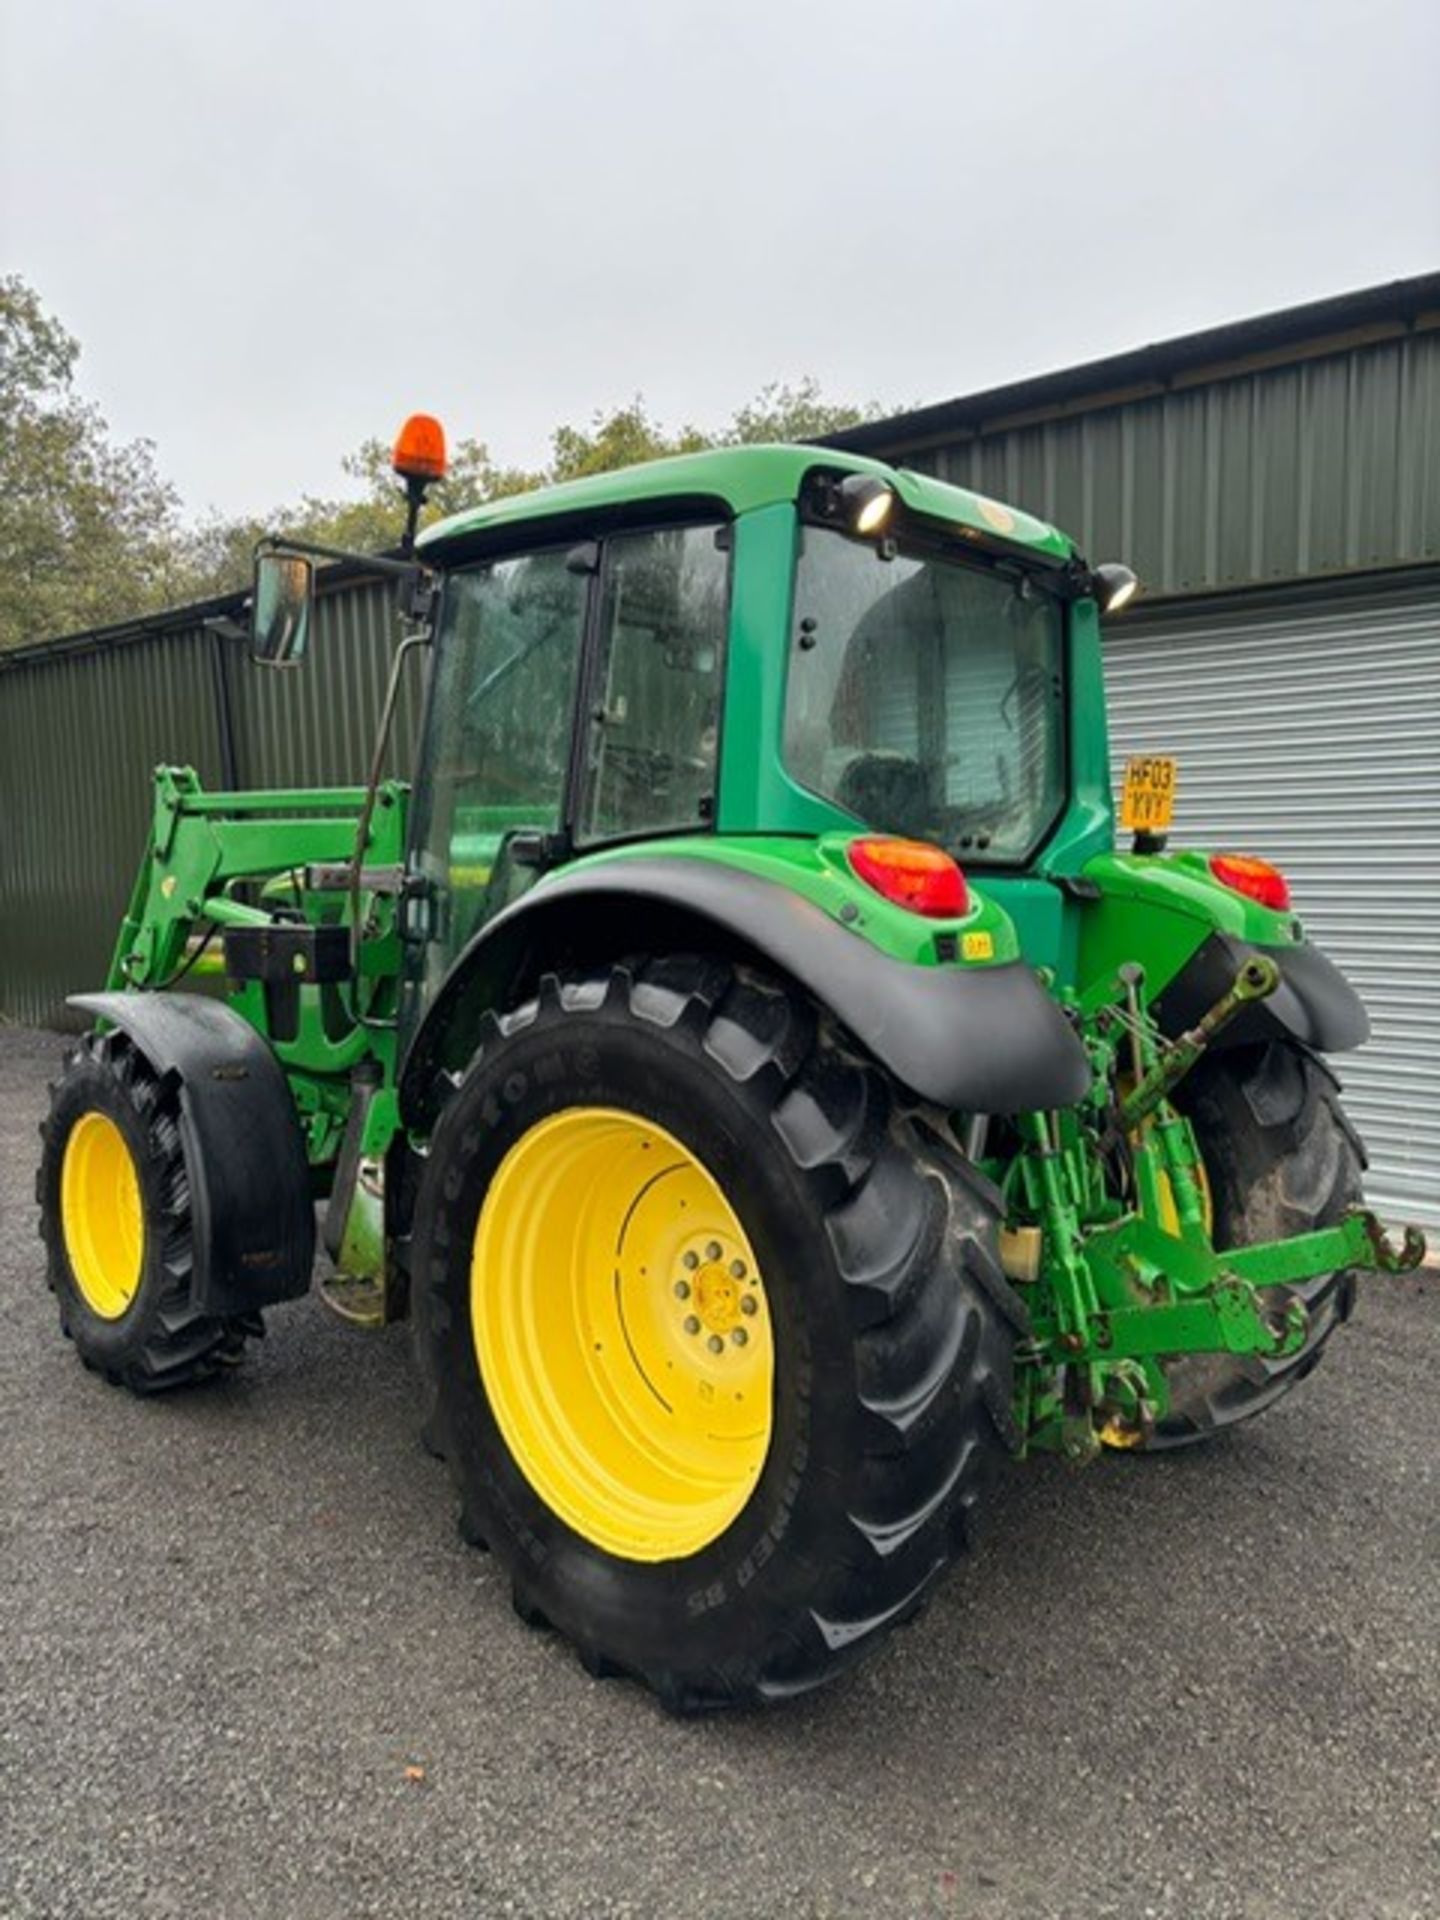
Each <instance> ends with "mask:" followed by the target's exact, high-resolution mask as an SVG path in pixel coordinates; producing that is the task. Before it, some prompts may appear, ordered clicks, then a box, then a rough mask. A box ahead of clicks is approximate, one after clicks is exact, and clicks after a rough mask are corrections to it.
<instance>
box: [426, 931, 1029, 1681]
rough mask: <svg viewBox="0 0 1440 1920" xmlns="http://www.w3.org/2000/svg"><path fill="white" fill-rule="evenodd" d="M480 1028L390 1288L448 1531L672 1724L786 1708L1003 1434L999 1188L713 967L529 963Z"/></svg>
mask: <svg viewBox="0 0 1440 1920" xmlns="http://www.w3.org/2000/svg"><path fill="white" fill-rule="evenodd" d="M480 1038H481V1044H480V1049H479V1052H478V1054H477V1056H476V1058H475V1061H474V1063H473V1064H472V1066H471V1068H470V1070H469V1072H468V1073H467V1075H466V1076H465V1079H464V1081H463V1082H462V1084H461V1085H460V1087H459V1088H458V1090H457V1091H456V1093H455V1094H454V1096H453V1098H452V1100H451V1102H450V1103H449V1105H448V1107H447V1108H446V1111H445V1113H444V1115H443V1116H442V1119H441V1121H440V1124H439V1126H438V1128H437V1130H436V1134H435V1137H434V1139H433V1141H432V1143H431V1149H430V1155H429V1162H428V1166H427V1170H426V1175H425V1181H424V1186H423V1188H422V1192H421V1195H420V1200H419V1205H418V1209H417V1216H416V1234H415V1238H416V1258H415V1266H414V1272H415V1289H414V1297H413V1301H412V1312H413V1318H414V1327H415V1337H416V1347H417V1356H418V1359H419V1363H420V1369H421V1373H422V1376H423V1378H424V1380H425V1382H426V1384H427V1387H428V1389H429V1392H430V1395H431V1397H432V1407H431V1419H430V1422H429V1425H430V1428H431V1431H432V1433H433V1435H434V1436H435V1438H436V1439H437V1440H438V1441H439V1443H440V1446H441V1450H442V1451H443V1452H444V1454H445V1456H446V1458H447V1460H448V1462H449V1466H450V1470H451V1473H452V1475H453V1477H454V1480H455V1483H456V1486H457V1489H458V1491H459V1495H460V1500H461V1508H462V1529H463V1531H464V1532H465V1533H466V1535H467V1537H469V1538H471V1539H473V1540H476V1541H483V1542H485V1543H488V1544H489V1545H490V1546H491V1547H492V1548H493V1549H494V1550H495V1552H496V1554H497V1555H498V1557H499V1558H500V1560H501V1561H502V1563H503V1564H504V1566H505V1569H506V1571H507V1572H508V1574H509V1576H510V1579H511V1582H512V1588H513V1593H514V1598H515V1604H516V1607H517V1609H518V1610H519V1611H520V1613H521V1614H522V1616H523V1617H525V1618H527V1619H530V1620H538V1621H544V1622H546V1623H549V1624H551V1625H553V1626H555V1627H557V1628H558V1629H559V1630H560V1631H561V1632H563V1633H564V1634H565V1635H567V1636H568V1638H569V1639H570V1640H571V1641H572V1642H573V1643H574V1645H575V1646H576V1648H577V1650H578V1651H579V1653H580V1655H581V1658H582V1660H583V1662H584V1663H585V1665H586V1666H587V1668H589V1670H590V1671H592V1672H594V1673H613V1672H623V1673H627V1674H630V1675H633V1676H635V1677H637V1678H639V1679H641V1680H642V1681H644V1682H645V1683H646V1684H648V1685H649V1686H650V1687H652V1688H653V1689H654V1690H655V1692H656V1693H657V1694H658V1695H659V1696H660V1698H661V1699H662V1701H663V1702H664V1703H665V1704H666V1705H667V1706H669V1707H671V1708H672V1709H675V1710H680V1711H689V1710H695V1709H700V1708H705V1707H714V1706H723V1705H733V1704H741V1703H749V1702H757V1701H765V1700H773V1699H776V1698H780V1697H784V1696H787V1695H791V1694H795V1693H799V1692H803V1691H805V1690H806V1689H808V1688H811V1687H814V1686H815V1685H817V1684H819V1683H820V1682H821V1681H823V1680H825V1679H826V1678H828V1677H829V1676H830V1675H831V1674H833V1673H835V1672H837V1671H838V1670H840V1669H841V1668H843V1667H845V1666H848V1665H849V1664H851V1663H852V1662H853V1661H854V1660H855V1659H857V1658H858V1657H859V1656H860V1655H861V1654H862V1653H863V1652H865V1651H866V1650H867V1649H868V1648H869V1647H871V1646H873V1645H875V1644H876V1643H877V1642H878V1641H879V1640H880V1638H881V1637H882V1636H883V1634H884V1632H885V1630H886V1628H887V1627H889V1626H890V1625H892V1624H895V1623H897V1622H899V1621H901V1620H903V1619H905V1618H908V1617H909V1616H911V1615H912V1614H913V1613H914V1612H915V1611H916V1610H917V1609H918V1607H919V1606H920V1605H921V1603H922V1602H923V1600H924V1598H925V1596H926V1594H927V1593H928V1592H929V1590H930V1588H931V1586H932V1585H933V1584H934V1582H935V1580H936V1579H937V1577H938V1576H939V1575H940V1573H941V1572H942V1570H943V1569H944V1567H945V1566H946V1564H947V1562H948V1561H949V1560H950V1559H951V1557H952V1555H953V1554H954V1553H955V1552H956V1551H957V1549H959V1548H960V1547H961V1546H962V1545H963V1543H964V1538H965V1534H966V1531H967V1527H968V1522H969V1518H970V1515H971V1513H972V1510H973V1508H974V1506H975V1504H976V1502H977V1500H978V1498H979V1497H980V1494H981V1491H982V1488H983V1486H984V1484H985V1481H986V1480H987V1478H988V1475H989V1472H990V1469H991V1468H992V1466H993V1465H994V1463H995V1462H996V1460H997V1459H999V1458H1000V1457H1002V1456H1003V1454H1004V1453H1005V1451H1006V1449H1007V1447H1012V1446H1013V1445H1014V1443H1015V1440H1016V1434H1015V1429H1014V1426H1013V1419H1012V1414H1011V1397H1012V1346H1013V1340H1014V1335H1015V1331H1016V1329H1017V1327H1018V1326H1019V1325H1020V1324H1021V1323H1022V1322H1023V1319H1024V1313H1023V1309H1022V1308H1021V1307H1020V1305H1019V1303H1018V1301H1017V1300H1016V1298H1015V1296H1014V1295H1013V1293H1012V1292H1011V1291H1010V1289H1009V1287H1008V1286H1007V1285H1006V1283H1005V1281H1004V1280H1003V1278H1002V1277H1001V1274H1000V1270H999V1266H998V1262H997V1260H996V1257H995V1234H996V1226H997V1201H998V1196H997V1195H996V1194H995V1192H994V1191H993V1189H991V1188H990V1187H989V1185H988V1184H987V1183H986V1182H985V1181H983V1180H982V1179H981V1178H980V1177H979V1176H978V1175H977V1174H976V1173H975V1172H974V1171H973V1170H972V1169H971V1168H970V1167H969V1166H968V1164H967V1163H966V1162H965V1161H964V1160H963V1159H962V1157H961V1156H960V1154H959V1153H958V1151H957V1150H956V1148H955V1146H954V1144H953V1142H952V1141H951V1140H950V1138H949V1137H948V1134H947V1133H946V1132H945V1131H944V1129H943V1124H942V1123H941V1122H940V1121H939V1120H938V1117H937V1116H932V1115H929V1114H927V1113H925V1112H923V1111H915V1110H909V1109H907V1108H906V1106H905V1104H904V1102H903V1097H902V1096H901V1095H900V1093H899V1091H898V1089H897V1088H896V1087H895V1086H894V1085H893V1083H891V1082H890V1080H889V1079H888V1077H887V1076H886V1075H885V1074H884V1073H882V1072H881V1070H880V1069H879V1068H878V1067H876V1066H875V1065H874V1064H873V1063H871V1062H869V1061H868V1060H862V1059H860V1058H858V1057H857V1056H856V1055H855V1054H854V1053H853V1052H851V1051H849V1050H848V1049H847V1047H846V1046H845V1044H844V1043H843V1042H842V1040H841V1039H840V1037H839V1036H838V1035H837V1034H836V1033H835V1032H834V1031H833V1030H831V1029H830V1028H829V1026H828V1024H827V1023H826V1021H825V1019H824V1017H823V1016H822V1015H820V1014H819V1012H818V1011H817V1009H816V1008H815V1006H814V1005H813V1003H812V1002H810V1001H809V1000H808V998H807V997H806V996H804V995H803V994H802V993H800V992H799V991H798V990H796V989H794V988H792V987H788V986H783V985H780V984H779V983H777V982H775V981H772V980H769V979H766V978H762V977H760V976H757V975H753V974H750V973H746V972H742V971H737V970H736V969H734V968H732V967H730V966H728V965H725V964H723V963H720V962H718V961H711V960H708V959H703V958H690V957H678V958H668V959H657V960H652V961H649V962H646V963H643V964H641V965H637V966H636V967H634V968H633V969H630V968H617V969H613V970H611V971H609V972H608V973H605V974H601V975H596V976H593V977H589V978H585V979H574V980H569V981H566V982H564V983H561V982H559V981H557V980H556V979H554V978H553V977H549V978H547V979H546V980H545V981H544V982H543V983H542V986H541V990H540V993H539V995H538V997H537V998H536V999H535V1000H533V1001H531V1002H530V1003H529V1004H528V1005H526V1006H523V1007H521V1008H519V1009H517V1010H516V1011H514V1012H512V1013H510V1014H507V1015H505V1016H503V1017H502V1018H499V1019H496V1018H493V1017H492V1018H490V1019H489V1020H487V1023H486V1027H485V1031H484V1032H483V1033H482V1035H481V1036H480ZM557 1143H558V1147H559V1148H560V1149H563V1150H568V1151H569V1153H570V1159H569V1161H568V1163H565V1164H562V1162H561V1161H560V1160H558V1159H556V1158H555V1153H556V1150H557ZM527 1169H528V1171H527ZM642 1169H649V1170H648V1171H641V1170H642ZM707 1182H708V1183H709V1185H708V1189H707V1186H706V1183H707ZM667 1183H668V1185H667ZM667 1192H668V1194H669V1195H670V1199H669V1201H668V1203H667V1204H666V1205H665V1206H661V1205H660V1204H659V1201H658V1200H657V1197H656V1196H657V1195H661V1196H663V1195H664V1194H665V1193H667ZM507 1195H508V1197H507ZM686 1206H689V1207H690V1208H691V1209H692V1210H693V1211H692V1213H691V1214H690V1216H689V1217H690V1218H691V1219H694V1220H696V1221H700V1222H703V1224H701V1225H700V1227H699V1231H698V1234H692V1233H691V1232H690V1229H689V1226H688V1222H687V1219H686V1216H685V1214H684V1212H683V1209H684V1208H685V1207H686ZM647 1211H648V1214H649V1216H650V1217H649V1218H648V1221H647V1220H646V1217H645V1216H646V1214H647ZM637 1222H641V1223H642V1224H641V1226H638V1227H637V1224H636V1223H637ZM557 1234H558V1236H559V1237H558V1238H557V1237H556V1235H557ZM712 1240H713V1245H715V1246H719V1247H720V1248H721V1254H720V1256H719V1257H718V1258H716V1259H715V1260H714V1261H711V1259H710V1255H711V1254H712V1252H713V1246H712V1245H711V1242H712ZM692 1241H693V1243H694V1244H693V1245H692ZM692 1254H693V1256H694V1259H693V1262H692V1263H689V1264H687V1261H688V1259H689V1256H690V1255H692ZM752 1263H753V1268H752ZM672 1268H673V1271H672ZM647 1270H648V1271H647ZM707 1274H709V1275H710V1276H711V1278H710V1284H709V1291H708V1293H707V1283H706V1276H707ZM642 1276H644V1278H643V1279H642ZM727 1276H731V1277H733V1279H734V1283H735V1287H736V1289H737V1290H738V1291H737V1292H736V1293H735V1294H733V1295H729V1294H727V1293H726V1286H727V1285H728V1284H729V1281H728V1280H727ZM682 1287H683V1288H685V1289H686V1292H685V1293H683V1294H682V1293H681V1292H680V1289H681V1288H682ZM746 1299H749V1300H750V1301H751V1302H752V1305H751V1306H750V1308H749V1309H748V1311H747V1309H746V1307H745V1305H744V1302H745V1300H746ZM666 1314H671V1315H672V1317H673V1320H674V1325H673V1326H670V1325H669V1324H668V1322H667V1321H666V1319H665V1315H666ZM742 1316H743V1317H742ZM692 1319H693V1320H695V1321H696V1322H697V1324H696V1326H695V1327H694V1328H693V1329H692V1328H690V1327H689V1325H688V1322H689V1321H690V1320H692ZM507 1326H508V1332H507ZM736 1331H740V1332H742V1334H746V1335H748V1336H749V1337H748V1338H747V1339H746V1341H745V1344H744V1345H743V1346H741V1345H736V1344H732V1342H733V1335H734V1333H735V1332H736ZM627 1348H628V1349H629V1351H628V1352H627ZM732 1362H733V1363H734V1366H735V1374H734V1380H733V1383H732V1381H731V1375H730V1368H731V1365H732ZM637 1375H638V1376H641V1377H640V1379H639V1382H638V1384H637V1379H636V1376H637ZM727 1393H729V1394H731V1395H732V1397H731V1398H730V1399H729V1400H728V1401H726V1400H725V1395H726V1394H727ZM707 1394H708V1395H709V1396H711V1401H710V1404H712V1405H713V1406H714V1407H715V1409H716V1411H715V1413H714V1417H713V1419H712V1420H711V1421H710V1422H709V1424H708V1426H706V1427H703V1428H702V1427H701V1426H699V1425H697V1424H696V1418H694V1417H689V1416H685V1415H684V1409H685V1407H686V1406H687V1404H688V1405H690V1406H691V1407H692V1409H693V1408H695V1407H697V1406H698V1405H699V1404H700V1403H701V1401H702V1400H703V1397H704V1396H705V1395H707ZM647 1396H648V1397H647ZM762 1402H768V1405H761V1403H762ZM722 1403H723V1404H722ZM731 1412H733V1413H734V1416H735V1417H734V1418H733V1419H731V1418H729V1417H728V1416H729V1414H730V1413H731ZM760 1416H763V1417H760ZM697 1417H698V1416H697ZM757 1434H758V1436H759V1437H758V1439H757V1437H756V1436H757ZM697 1438H698V1439H699V1441H700V1443H701V1444H700V1445H699V1448H698V1452H697ZM631 1441H635V1442H636V1443H637V1444H636V1445H635V1446H633V1447H632V1446H631V1445H630V1444H629V1443H630V1442H631Z"/></svg>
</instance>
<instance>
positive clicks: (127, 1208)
mask: <svg viewBox="0 0 1440 1920" xmlns="http://www.w3.org/2000/svg"><path fill="white" fill-rule="evenodd" d="M40 1133H41V1138H42V1140H43V1141H44V1147H43V1149H42V1152H41V1158H40V1170H39V1173H38V1174H37V1176H36V1182H35V1195H36V1198H37V1200H38V1201H39V1203H40V1237H41V1239H42V1240H43V1241H44V1242H45V1247H46V1250H47V1253H48V1256H49V1282H50V1287H51V1290H52V1292H53V1293H54V1295H55V1298H56V1301H57V1303H58V1305H59V1309H60V1328H61V1331H62V1332H63V1333H64V1334H65V1335H66V1336H67V1337H68V1338H69V1339H71V1340H73V1341H74V1343H75V1351H76V1352H77V1353H78V1354H79V1356H80V1358H81V1360H82V1361H83V1362H84V1363H85V1365H86V1366H87V1367H89V1368H92V1369H93V1370H94V1371H95V1372H97V1373H101V1374H103V1375H104V1376H105V1378H106V1379H107V1380H108V1381H110V1382H111V1384H112V1385H114V1386H123V1387H129V1388H130V1389H131V1391H132V1392H134V1393H140V1394H149V1393H159V1392H162V1391H164V1390H165V1389H167V1388H170V1387H181V1386H190V1385H192V1384H194V1383H195V1382H196V1381H200V1380H208V1379H210V1378H211V1377H212V1376H214V1375H215V1374H217V1373H219V1372H221V1371H222V1370H224V1369H226V1368H229V1367H233V1366H235V1365H236V1364H237V1363H238V1362H239V1360H240V1357H241V1355H242V1353H243V1351H244V1346H245V1340H246V1337H247V1335H250V1334H259V1333H260V1332H262V1331H263V1328H262V1324H261V1319H260V1315H259V1314H258V1313H253V1314H247V1315H244V1316H239V1315H231V1316H226V1317H223V1318H222V1317H219V1316H217V1315H214V1314H209V1313H203V1312H201V1311H200V1310H199V1309H197V1308H196V1307H195V1306H194V1305H193V1303H192V1301H191V1298H190V1277H191V1269H192V1265H193V1228H192V1219H191V1207H190V1175H189V1170H188V1168H187V1166H186V1163H185V1149H184V1143H183V1140H182V1138H181V1131H180V1114H179V1096H178V1093H177V1091H176V1089H175V1088H174V1086H172V1085H169V1084H167V1083H166V1082H164V1081H163V1080H162V1079H161V1077H160V1076H159V1075H158V1074H157V1073H156V1072H155V1070H154V1068H153V1067H152V1066H151V1064H150V1062H149V1061H148V1060H147V1059H146V1058H145V1056H144V1054H143V1053H141V1052H140V1051H139V1049H138V1048H137V1047H136V1046H135V1045H134V1043H133V1042H132V1041H131V1040H130V1039H129V1038H128V1037H127V1036H126V1035H125V1034H123V1033H107V1034H89V1035H87V1036H86V1037H85V1039H83V1040H82V1041H81V1042H80V1044H79V1045H78V1047H76V1049H75V1050H74V1051H73V1052H72V1053H70V1054H69V1055H68V1056H67V1057H66V1061H65V1071H64V1073H63V1074H62V1076H61V1078H60V1079H59V1080H58V1081H57V1082H56V1083H55V1085H54V1086H53V1087H52V1088H51V1090H50V1112H49V1114H48V1116H47V1118H46V1119H45V1120H44V1121H43V1122H42V1123H41V1127H40Z"/></svg>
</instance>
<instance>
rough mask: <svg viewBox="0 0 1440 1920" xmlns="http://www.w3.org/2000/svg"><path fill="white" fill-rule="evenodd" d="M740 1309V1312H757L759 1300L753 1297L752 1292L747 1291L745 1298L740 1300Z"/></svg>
mask: <svg viewBox="0 0 1440 1920" xmlns="http://www.w3.org/2000/svg"><path fill="white" fill-rule="evenodd" d="M740 1311H741V1312H742V1313H758V1312H759V1311H760V1302H759V1301H758V1300H757V1299H756V1298H755V1296H754V1294H753V1293H747V1294H746V1296H745V1298H744V1299H743V1300H742V1301H741V1302H740Z"/></svg>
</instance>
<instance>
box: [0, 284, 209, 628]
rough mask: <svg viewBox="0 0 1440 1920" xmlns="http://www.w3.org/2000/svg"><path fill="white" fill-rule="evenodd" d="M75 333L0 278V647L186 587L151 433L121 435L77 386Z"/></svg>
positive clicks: (172, 506)
mask: <svg viewBox="0 0 1440 1920" xmlns="http://www.w3.org/2000/svg"><path fill="white" fill-rule="evenodd" d="M79 357H80V348H79V345H78V343H77V342H76V341H75V340H74V339H73V338H72V337H71V336H70V335H69V334H68V333H67V332H66V331H65V329H64V328H63V327H62V326H61V325H60V324H59V322H58V321H56V320H55V319H54V318H53V317H52V316H51V315H49V314H47V313H46V312H45V309H44V308H43V306H42V305H41V303H40V300H39V297H38V296H37V295H36V293H35V292H34V290H33V289H32V288H30V287H29V286H27V285H26V283H25V282H24V281H23V280H22V279H20V278H19V277H18V276H16V275H11V276H8V277H6V278H3V279H0V647H14V646H20V645H22V644H24V643H25V642H26V641H31V640H44V639H48V638H50V637H52V636H53V635H55V634H61V633H68V632H73V631H75V630H77V629H79V628H83V627H95V626H103V625H105V624H107V623H108V622H110V621H115V620H123V619H128V618H130V617H131V616H133V615H135V614H137V613H142V612H147V611H149V610H151V609H153V608H155V607H157V606H160V605H163V604H164V603H165V602H166V601H167V600H170V599H174V598H175V597H177V595H178V594H180V593H182V592H183V591H184V588H185V585H186V580H187V569H186V567H185V563H184V555H183V547H182V542H181V538H180V520H179V501H178V498H177V496H176V493H175V490H174V488H173V487H172V486H170V485H169V483H168V482H166V481H165V480H163V479H162V478H161V477H160V475H159V473H158V472H157V471H156V467H155V453H154V448H153V447H152V446H151V444H150V442H149V441H146V440H135V441H131V442H130V443H129V444H127V445H119V446H117V445H115V444H113V443H112V442H111V441H110V439H109V437H108V429H107V427H106V424H105V422H104V420H103V419H102V418H101V416H100V413H99V412H98V410H97V409H96V408H95V407H94V406H92V405H90V404H89V403H88V402H86V401H84V400H82V399H81V398H80V397H79V395H78V394H77V393H76V392H75V390H74V375H75V366H76V362H77V361H78V359H79Z"/></svg>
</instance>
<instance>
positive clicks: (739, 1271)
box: [730, 1260, 745, 1280]
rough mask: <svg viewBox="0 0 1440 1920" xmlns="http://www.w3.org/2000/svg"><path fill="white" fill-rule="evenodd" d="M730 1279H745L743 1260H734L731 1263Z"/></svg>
mask: <svg viewBox="0 0 1440 1920" xmlns="http://www.w3.org/2000/svg"><path fill="white" fill-rule="evenodd" d="M730 1277H731V1279H732V1280H743V1279H744V1278H745V1262H744V1261H743V1260H732V1261H731V1262H730Z"/></svg>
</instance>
